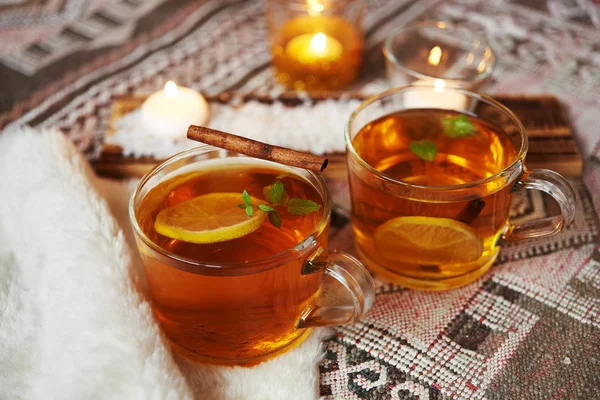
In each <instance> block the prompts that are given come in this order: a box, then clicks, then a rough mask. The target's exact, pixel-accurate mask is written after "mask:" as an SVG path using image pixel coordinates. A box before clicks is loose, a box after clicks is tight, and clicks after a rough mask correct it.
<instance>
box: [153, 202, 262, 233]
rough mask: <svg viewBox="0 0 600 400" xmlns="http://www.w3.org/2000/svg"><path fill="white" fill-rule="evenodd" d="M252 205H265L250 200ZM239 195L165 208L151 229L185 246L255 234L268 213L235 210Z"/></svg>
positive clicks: (256, 210)
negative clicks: (185, 243)
mask: <svg viewBox="0 0 600 400" xmlns="http://www.w3.org/2000/svg"><path fill="white" fill-rule="evenodd" d="M251 200H252V205H253V206H257V205H259V204H265V203H264V202H262V201H260V200H258V199H256V198H254V197H251ZM242 203H243V200H242V194H241V193H209V194H205V195H202V196H198V197H194V198H193V199H190V200H187V201H184V202H182V203H179V204H176V205H174V206H172V207H169V208H165V209H164V210H162V211H161V212H159V213H158V216H157V217H156V221H155V222H154V229H156V232H158V233H160V234H161V235H164V236H167V237H170V238H171V239H177V240H182V241H184V242H188V243H199V244H206V243H217V242H225V241H227V240H232V239H237V238H240V237H242V236H246V235H247V234H249V233H252V232H254V231H255V230H257V229H258V228H260V226H261V225H262V224H263V222H265V220H266V219H267V216H268V213H266V212H264V211H261V210H259V209H258V208H257V207H253V213H252V217H248V215H246V211H245V210H244V209H241V208H239V207H238V205H239V204H242Z"/></svg>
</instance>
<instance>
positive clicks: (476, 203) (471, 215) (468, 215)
mask: <svg viewBox="0 0 600 400" xmlns="http://www.w3.org/2000/svg"><path fill="white" fill-rule="evenodd" d="M483 207H485V201H483V200H481V199H475V200H471V201H469V202H468V203H467V205H466V206H465V207H464V208H463V209H462V210H460V212H459V213H458V215H457V216H456V217H454V219H455V220H457V221H460V222H462V223H465V224H468V225H470V224H471V222H473V220H474V219H475V218H477V216H478V215H479V214H481V211H482V210H483Z"/></svg>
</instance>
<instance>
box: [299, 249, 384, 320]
mask: <svg viewBox="0 0 600 400" xmlns="http://www.w3.org/2000/svg"><path fill="white" fill-rule="evenodd" d="M318 271H322V273H323V281H322V284H321V289H320V293H319V296H318V298H317V299H316V301H315V302H311V303H310V304H309V305H308V307H307V308H306V309H305V310H304V312H303V313H302V315H301V317H300V319H299V320H298V322H297V323H296V327H297V328H315V327H319V326H326V325H343V324H350V323H354V322H356V321H358V320H359V319H360V318H361V317H362V316H363V315H365V314H366V313H367V311H369V309H370V308H371V305H372V304H373V299H374V298H375V283H374V282H373V278H372V277H371V274H370V273H369V271H367V269H366V268H365V267H364V266H363V265H362V263H361V262H360V261H358V260H357V259H356V258H354V257H352V256H350V255H348V254H345V253H338V252H332V253H329V254H327V252H326V251H325V250H324V249H322V248H320V249H319V250H317V251H316V252H315V253H314V255H313V256H312V257H311V258H310V259H309V260H308V262H307V263H306V264H305V265H304V268H303V269H302V275H308V274H312V273H315V272H318Z"/></svg>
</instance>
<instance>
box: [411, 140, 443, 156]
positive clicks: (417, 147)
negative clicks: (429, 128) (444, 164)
mask: <svg viewBox="0 0 600 400" xmlns="http://www.w3.org/2000/svg"><path fill="white" fill-rule="evenodd" d="M410 151H412V152H413V153H415V154H416V155H417V156H419V157H420V158H422V159H423V160H425V161H433V159H434V158H435V155H436V154H437V151H438V149H437V146H436V145H435V143H433V142H432V141H431V140H427V139H425V140H420V141H418V142H417V141H415V140H413V141H412V142H410Z"/></svg>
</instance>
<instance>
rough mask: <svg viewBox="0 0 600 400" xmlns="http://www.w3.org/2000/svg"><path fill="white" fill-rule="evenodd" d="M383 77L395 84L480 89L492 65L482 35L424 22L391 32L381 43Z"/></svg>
mask: <svg viewBox="0 0 600 400" xmlns="http://www.w3.org/2000/svg"><path fill="white" fill-rule="evenodd" d="M383 52H384V54H385V58H386V67H387V77H388V80H389V82H390V83H391V84H392V85H393V86H396V87H399V86H406V85H419V84H425V85H434V86H435V87H436V88H439V89H440V90H443V89H442V88H443V87H445V86H452V87H458V88H462V89H467V90H471V91H480V90H481V89H482V85H483V84H485V82H486V81H487V80H488V78H489V77H490V76H491V74H492V72H493V70H494V66H495V65H496V55H495V54H494V52H493V51H492V49H491V47H490V46H489V45H488V43H487V42H486V40H485V39H484V38H483V37H480V36H478V35H476V34H474V33H472V32H470V31H469V30H467V29H461V28H457V27H452V26H449V25H448V24H446V23H444V22H425V23H419V24H415V25H411V26H408V27H406V28H403V29H400V30H398V31H396V32H395V33H393V34H392V35H391V36H390V37H389V38H388V39H387V40H386V42H385V45H384V48H383Z"/></svg>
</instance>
